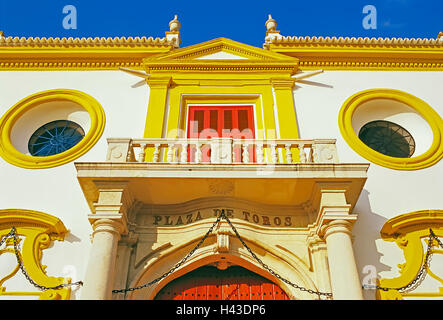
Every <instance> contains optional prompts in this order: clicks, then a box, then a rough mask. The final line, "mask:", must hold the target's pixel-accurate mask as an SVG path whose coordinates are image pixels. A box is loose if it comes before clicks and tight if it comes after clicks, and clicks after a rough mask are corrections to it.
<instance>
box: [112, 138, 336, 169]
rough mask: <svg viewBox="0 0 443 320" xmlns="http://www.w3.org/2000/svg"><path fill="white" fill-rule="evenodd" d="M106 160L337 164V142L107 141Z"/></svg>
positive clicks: (288, 140) (216, 139)
mask: <svg viewBox="0 0 443 320" xmlns="http://www.w3.org/2000/svg"><path fill="white" fill-rule="evenodd" d="M106 160H107V161H111V162H148V163H155V164H159V163H160V164H175V165H190V164H197V165H199V164H234V165H235V164H258V165H264V164H265V165H269V164H271V165H280V164H294V163H338V156H337V150H336V147H335V140H334V139H313V140H300V139H280V140H274V139H272V140H263V139H232V138H212V139H118V138H110V139H108V154H107V157H106Z"/></svg>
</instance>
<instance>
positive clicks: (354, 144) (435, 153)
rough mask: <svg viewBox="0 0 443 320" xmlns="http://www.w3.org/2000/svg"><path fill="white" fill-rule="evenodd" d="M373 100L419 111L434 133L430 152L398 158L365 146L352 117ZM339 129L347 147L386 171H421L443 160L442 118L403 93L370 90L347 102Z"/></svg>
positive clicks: (422, 103)
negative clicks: (354, 126) (391, 102)
mask: <svg viewBox="0 0 443 320" xmlns="http://www.w3.org/2000/svg"><path fill="white" fill-rule="evenodd" d="M374 99H390V100H395V101H399V102H402V103H404V104H406V105H408V106H409V107H411V108H413V109H414V110H415V111H417V112H418V113H419V114H420V115H421V116H422V117H423V118H424V119H425V120H426V121H427V123H428V124H429V126H430V127H431V129H432V133H433V141H432V145H431V146H430V148H429V149H428V150H427V151H426V152H424V153H423V154H420V155H418V156H415V157H411V158H396V157H390V156H386V155H384V154H381V153H379V152H377V151H375V150H373V149H371V148H370V147H368V146H367V145H366V144H364V143H363V142H362V141H361V140H360V139H359V138H358V136H357V134H356V133H355V131H354V129H353V127H352V116H353V114H354V112H355V111H356V110H357V108H358V107H359V106H360V105H361V104H363V103H364V102H367V101H370V100H374ZM338 125H339V128H340V132H341V134H342V136H343V138H344V139H345V140H346V142H347V143H348V145H349V146H350V147H351V148H352V149H353V150H354V151H355V152H357V153H358V154H359V155H361V156H362V157H364V158H366V159H367V160H369V161H371V162H373V163H376V164H378V165H381V166H383V167H386V168H391V169H396V170H418V169H423V168H427V167H429V166H432V165H434V164H436V163H437V162H438V161H440V160H441V158H442V157H443V145H442V138H443V120H442V119H441V117H440V115H439V114H438V113H437V112H436V111H434V109H432V107H431V106H429V105H428V104H427V103H426V102H424V101H423V100H421V99H419V98H417V97H415V96H413V95H411V94H409V93H406V92H403V91H400V90H394V89H385V88H383V89H369V90H365V91H361V92H358V93H356V94H354V95H353V96H351V97H350V98H349V99H347V100H346V101H345V103H344V104H343V106H342V108H341V109H340V112H339V116H338Z"/></svg>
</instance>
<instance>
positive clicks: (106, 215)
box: [88, 180, 134, 234]
mask: <svg viewBox="0 0 443 320" xmlns="http://www.w3.org/2000/svg"><path fill="white" fill-rule="evenodd" d="M94 184H95V186H96V188H97V191H98V199H97V202H94V203H93V204H92V206H93V208H94V212H93V213H91V214H89V215H88V219H89V222H90V223H91V225H93V226H94V224H95V223H97V221H100V220H103V221H106V220H110V221H116V222H119V223H120V224H121V225H122V226H123V228H122V230H121V231H120V234H126V233H127V232H128V228H127V221H128V217H127V214H128V210H129V209H130V208H131V206H132V204H133V203H134V198H133V197H132V195H131V193H130V191H129V182H128V181H112V180H96V181H94Z"/></svg>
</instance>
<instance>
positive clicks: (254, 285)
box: [154, 265, 289, 300]
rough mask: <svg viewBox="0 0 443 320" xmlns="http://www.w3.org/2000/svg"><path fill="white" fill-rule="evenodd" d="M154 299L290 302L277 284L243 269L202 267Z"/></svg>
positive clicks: (166, 287)
mask: <svg viewBox="0 0 443 320" xmlns="http://www.w3.org/2000/svg"><path fill="white" fill-rule="evenodd" d="M154 300H289V297H288V296H287V294H286V293H285V292H284V291H283V289H281V288H280V287H279V286H278V285H277V284H275V283H273V282H272V281H270V280H269V279H266V278H264V277H262V276H260V275H259V274H257V273H254V272H252V271H250V270H248V269H245V268H243V267H241V266H231V267H229V268H227V269H225V270H220V269H217V268H216V267H214V266H209V265H206V266H203V267H200V268H197V269H194V270H193V271H191V272H188V273H186V274H184V275H183V276H181V277H179V278H177V279H174V280H173V281H171V282H169V283H168V284H167V285H166V286H164V287H163V288H162V289H161V290H160V291H159V292H158V294H157V295H156V296H155V298H154Z"/></svg>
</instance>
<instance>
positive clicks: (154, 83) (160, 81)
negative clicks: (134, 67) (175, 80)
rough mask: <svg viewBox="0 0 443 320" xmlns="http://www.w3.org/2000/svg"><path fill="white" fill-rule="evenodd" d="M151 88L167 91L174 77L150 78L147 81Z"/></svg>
mask: <svg viewBox="0 0 443 320" xmlns="http://www.w3.org/2000/svg"><path fill="white" fill-rule="evenodd" d="M146 82H147V83H148V85H149V87H150V88H158V89H166V88H169V86H170V85H171V83H172V77H152V76H151V77H149V78H147V79H146Z"/></svg>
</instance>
